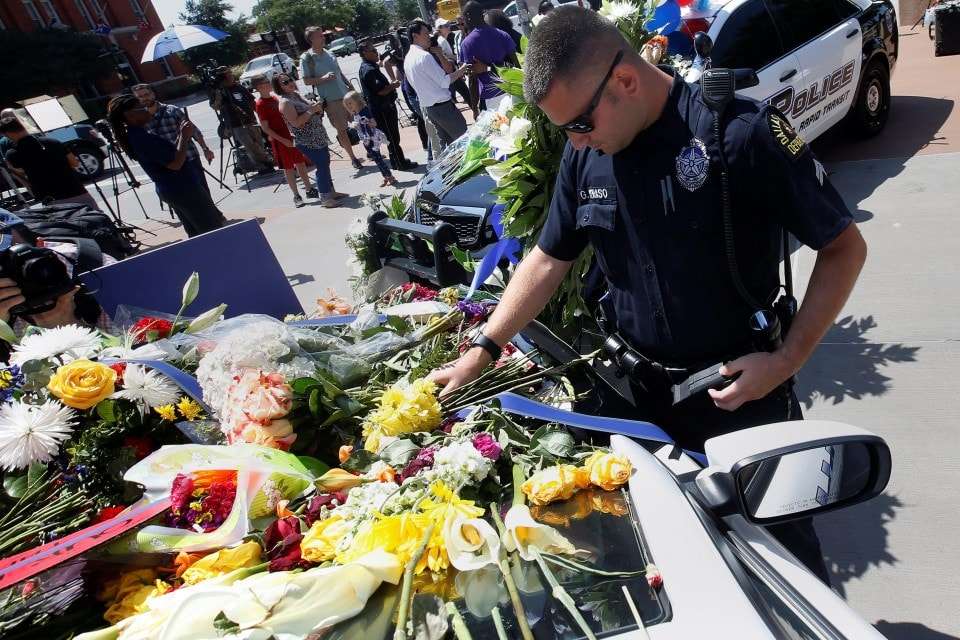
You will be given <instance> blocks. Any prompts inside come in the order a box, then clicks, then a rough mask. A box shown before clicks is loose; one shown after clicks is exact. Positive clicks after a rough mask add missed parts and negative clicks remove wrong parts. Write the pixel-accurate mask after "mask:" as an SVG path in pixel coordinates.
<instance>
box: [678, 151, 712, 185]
mask: <svg viewBox="0 0 960 640" xmlns="http://www.w3.org/2000/svg"><path fill="white" fill-rule="evenodd" d="M676 174H677V182H679V183H680V185H681V186H682V187H683V188H684V189H686V190H687V191H696V190H697V189H699V188H700V187H702V186H703V184H704V183H705V182H706V181H707V176H709V175H710V155H709V154H708V153H707V145H705V144H704V143H703V140H700V139H699V138H692V139H691V140H690V144H688V145H687V146H685V147H684V148H683V149H681V150H680V153H679V154H678V155H677V161H676Z"/></svg>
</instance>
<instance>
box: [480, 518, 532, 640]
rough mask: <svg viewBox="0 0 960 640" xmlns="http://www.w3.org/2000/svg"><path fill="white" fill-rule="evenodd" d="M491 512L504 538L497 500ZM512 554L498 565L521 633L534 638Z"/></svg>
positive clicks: (504, 532)
mask: <svg viewBox="0 0 960 640" xmlns="http://www.w3.org/2000/svg"><path fill="white" fill-rule="evenodd" d="M490 513H491V514H492V516H493V523H494V524H495V525H496V527H497V532H498V533H499V534H500V538H501V539H503V537H504V535H506V532H507V527H506V526H505V525H504V524H503V520H502V519H501V518H500V511H499V510H498V507H497V503H496V502H491V503H490ZM511 556H513V554H506V555H505V556H504V557H502V558H498V559H497V566H498V567H499V568H500V573H502V574H503V581H504V583H505V584H506V585H507V593H509V594H510V602H511V603H512V604H513V614H514V615H515V616H516V618H517V625H519V627H520V635H521V636H523V640H533V631H532V630H531V629H530V623H528V622H527V612H526V611H525V610H524V608H523V602H522V601H521V600H520V592H519V591H518V590H517V584H516V582H514V580H513V574H512V573H511V572H510V561H511ZM512 559H513V562H514V563H516V561H517V560H516V557H513V558H512ZM518 568H519V567H518Z"/></svg>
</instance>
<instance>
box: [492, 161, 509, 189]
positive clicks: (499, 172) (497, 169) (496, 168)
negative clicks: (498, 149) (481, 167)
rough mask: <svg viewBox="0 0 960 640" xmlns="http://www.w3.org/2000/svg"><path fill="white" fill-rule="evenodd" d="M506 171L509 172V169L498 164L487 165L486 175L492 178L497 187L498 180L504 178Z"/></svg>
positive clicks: (498, 184)
mask: <svg viewBox="0 0 960 640" xmlns="http://www.w3.org/2000/svg"><path fill="white" fill-rule="evenodd" d="M508 173H510V170H509V169H504V168H502V167H501V166H500V165H499V164H490V165H487V175H488V176H490V177H491V178H493V181H494V182H495V183H496V185H497V186H498V187H499V186H500V181H501V180H503V179H504V178H506V177H507V174H508Z"/></svg>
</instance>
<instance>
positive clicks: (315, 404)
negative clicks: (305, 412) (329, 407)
mask: <svg viewBox="0 0 960 640" xmlns="http://www.w3.org/2000/svg"><path fill="white" fill-rule="evenodd" d="M307 406H308V407H309V408H310V415H312V416H313V417H314V418H319V417H320V389H316V388H315V389H313V390H312V391H311V392H310V399H309V400H308V401H307Z"/></svg>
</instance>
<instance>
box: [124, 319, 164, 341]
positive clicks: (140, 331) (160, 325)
mask: <svg viewBox="0 0 960 640" xmlns="http://www.w3.org/2000/svg"><path fill="white" fill-rule="evenodd" d="M172 330H173V323H172V322H170V321H169V320H164V319H163V318H154V317H151V316H147V317H145V318H140V319H139V320H137V321H136V322H135V323H134V325H133V326H132V327H130V334H131V335H132V336H133V339H134V340H135V341H136V342H153V341H154V340H159V339H160V338H166V337H167V336H169V335H170V332H171V331H172Z"/></svg>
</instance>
